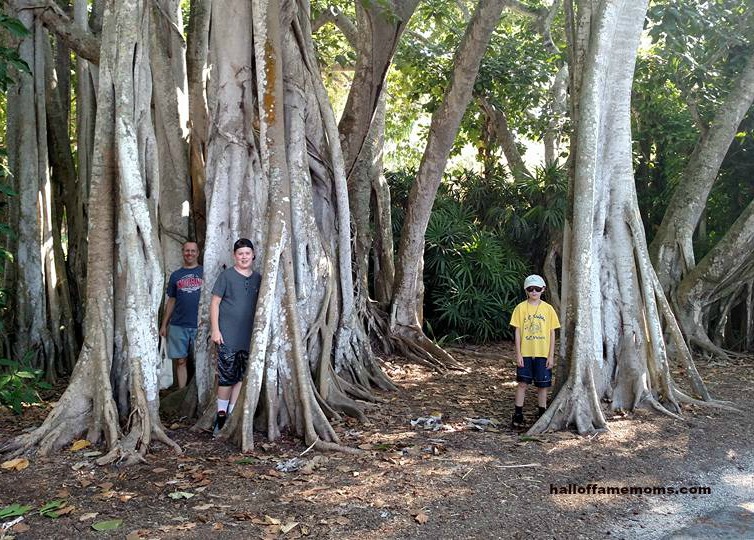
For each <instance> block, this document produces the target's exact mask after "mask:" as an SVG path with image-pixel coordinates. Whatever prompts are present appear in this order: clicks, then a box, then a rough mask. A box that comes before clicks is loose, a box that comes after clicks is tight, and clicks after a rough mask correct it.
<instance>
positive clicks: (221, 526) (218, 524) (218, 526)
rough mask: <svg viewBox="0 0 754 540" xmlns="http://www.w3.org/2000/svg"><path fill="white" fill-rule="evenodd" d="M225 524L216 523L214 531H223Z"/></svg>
mask: <svg viewBox="0 0 754 540" xmlns="http://www.w3.org/2000/svg"><path fill="white" fill-rule="evenodd" d="M223 528H224V527H223V524H222V523H219V522H218V523H214V524H212V530H213V531H222V530H223Z"/></svg>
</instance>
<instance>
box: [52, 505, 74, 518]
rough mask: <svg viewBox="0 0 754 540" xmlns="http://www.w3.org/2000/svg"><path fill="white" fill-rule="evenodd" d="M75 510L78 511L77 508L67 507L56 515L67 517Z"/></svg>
mask: <svg viewBox="0 0 754 540" xmlns="http://www.w3.org/2000/svg"><path fill="white" fill-rule="evenodd" d="M74 510H76V507H75V506H65V507H63V508H61V509H60V510H56V511H55V513H56V514H57V515H59V516H65V515H66V514H70V513H71V512H73V511H74Z"/></svg>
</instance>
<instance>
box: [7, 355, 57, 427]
mask: <svg viewBox="0 0 754 540" xmlns="http://www.w3.org/2000/svg"><path fill="white" fill-rule="evenodd" d="M30 359H31V355H30V354H27V355H26V356H25V357H24V359H23V360H22V361H21V362H17V361H15V360H8V359H7V358H0V403H2V404H3V405H5V406H6V407H10V408H11V409H12V410H13V412H15V413H16V414H21V413H22V412H23V405H24V404H36V403H40V402H41V398H40V397H39V391H40V390H49V389H50V388H51V387H50V385H49V384H48V383H46V382H45V381H43V380H42V377H43V376H44V372H43V371H42V370H40V369H33V368H31V367H30Z"/></svg>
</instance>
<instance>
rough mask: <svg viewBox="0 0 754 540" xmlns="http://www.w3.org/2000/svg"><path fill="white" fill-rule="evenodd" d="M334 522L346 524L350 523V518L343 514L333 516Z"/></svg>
mask: <svg viewBox="0 0 754 540" xmlns="http://www.w3.org/2000/svg"><path fill="white" fill-rule="evenodd" d="M335 523H337V524H338V525H348V524H349V523H351V520H350V519H348V518H347V517H345V516H340V517H336V518H335Z"/></svg>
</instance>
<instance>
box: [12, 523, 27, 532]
mask: <svg viewBox="0 0 754 540" xmlns="http://www.w3.org/2000/svg"><path fill="white" fill-rule="evenodd" d="M12 529H13V532H15V533H19V534H20V533H25V532H29V531H30V530H31V527H29V526H28V525H27V524H26V523H16V524H15V525H13V527H12Z"/></svg>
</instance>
